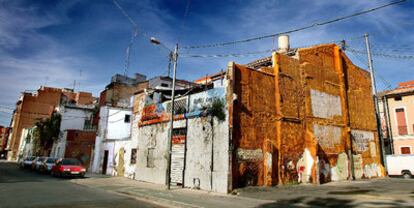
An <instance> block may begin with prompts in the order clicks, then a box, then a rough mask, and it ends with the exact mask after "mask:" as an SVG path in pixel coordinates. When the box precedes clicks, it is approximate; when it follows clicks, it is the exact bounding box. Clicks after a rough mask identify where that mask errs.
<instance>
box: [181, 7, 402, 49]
mask: <svg viewBox="0 0 414 208" xmlns="http://www.w3.org/2000/svg"><path fill="white" fill-rule="evenodd" d="M405 1H407V0H399V1H393V2H391V3H388V4H384V5H381V6H378V7H374V8H371V9H367V10H363V11H360V12H356V13H353V14H350V15H345V16H342V17H337V18H334V19H330V20H327V21H322V22H318V23H314V24H311V25H307V26H304V27H300V28H296V29H292V30H287V31H284V32H278V33H274V34H270V35H264V36H258V37H252V38H247V39H241V40H235V41H229V42H221V43H212V44H204V45H194V46H182V47H181V48H190V49H196V48H212V47H223V46H228V45H236V44H240V43H247V42H251V41H257V40H262V39H267V38H274V37H276V36H279V35H282V34H290V33H295V32H299V31H302V30H307V29H310V28H313V27H319V26H323V25H327V24H331V23H334V22H339V21H343V20H346V19H349V18H352V17H356V16H360V15H363V14H367V13H371V12H374V11H376V10H379V9H383V8H386V7H389V6H393V5H396V4H401V3H403V2H405Z"/></svg>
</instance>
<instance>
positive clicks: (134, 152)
mask: <svg viewBox="0 0 414 208" xmlns="http://www.w3.org/2000/svg"><path fill="white" fill-rule="evenodd" d="M130 163H131V164H132V165H133V164H136V163H137V149H136V148H133V149H131V162H130Z"/></svg>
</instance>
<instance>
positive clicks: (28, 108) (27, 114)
mask: <svg viewBox="0 0 414 208" xmlns="http://www.w3.org/2000/svg"><path fill="white" fill-rule="evenodd" d="M94 100H95V98H94V97H92V94H91V93H87V92H73V90H71V89H60V88H52V87H45V86H41V87H40V88H39V89H38V90H37V91H36V92H35V93H28V92H24V93H22V95H21V97H20V99H19V100H18V101H17V103H16V110H15V111H14V114H13V117H12V122H11V124H12V126H11V127H12V128H13V131H12V133H11V135H10V141H9V143H8V154H7V157H8V160H12V161H15V160H17V159H18V157H19V152H18V150H19V147H21V145H20V141H21V137H22V132H23V129H24V128H31V127H33V125H34V124H35V123H36V122H38V121H40V120H42V119H45V118H50V117H51V115H52V113H53V111H54V109H55V108H56V107H57V106H59V105H60V104H61V103H66V102H69V103H76V104H86V105H87V104H92V103H93V102H94Z"/></svg>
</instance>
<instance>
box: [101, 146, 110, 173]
mask: <svg viewBox="0 0 414 208" xmlns="http://www.w3.org/2000/svg"><path fill="white" fill-rule="evenodd" d="M108 155H109V151H108V150H105V151H104V158H103V164H102V174H104V175H105V174H106V169H107V168H108Z"/></svg>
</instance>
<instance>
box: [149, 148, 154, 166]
mask: <svg viewBox="0 0 414 208" xmlns="http://www.w3.org/2000/svg"><path fill="white" fill-rule="evenodd" d="M154 167H155V165H154V148H148V153H147V168H154Z"/></svg>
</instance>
